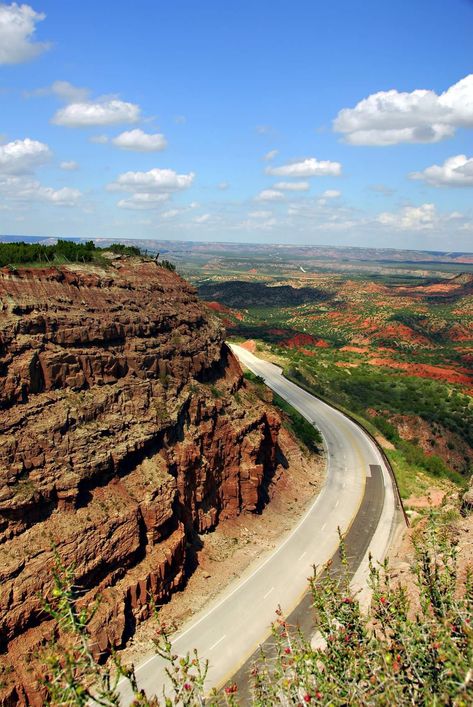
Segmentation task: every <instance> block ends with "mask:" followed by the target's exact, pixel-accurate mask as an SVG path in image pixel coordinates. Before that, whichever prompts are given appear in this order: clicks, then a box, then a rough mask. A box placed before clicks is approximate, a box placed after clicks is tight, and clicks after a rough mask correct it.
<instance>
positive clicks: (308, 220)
mask: <svg viewBox="0 0 473 707" xmlns="http://www.w3.org/2000/svg"><path fill="white" fill-rule="evenodd" d="M472 35H473V2H468V1H467V0H449V2H445V0H411V1H410V2H407V0H397V2H395V3H393V2H390V3H388V2H379V0H378V1H377V2H373V1H372V0H365V2H363V3H361V2H358V3H354V2H353V1H349V0H331V2H320V1H319V0H291V1H290V0H284V1H282V0H271V1H268V0H251V1H250V0H238V1H237V0H221V1H220V2H215V1H213V0H201V2H198V3H197V2H195V0H172V1H171V0H166V1H164V0H154V1H149V0H138V1H137V2H134V3H131V2H124V1H123V0H118V1H114V2H109V1H108V0H102V2H99V3H97V2H89V0H81V2H76V1H72V0H67V1H63V2H58V1H57V0H54V1H53V0H50V1H48V0H44V1H40V0H38V2H36V0H35V2H32V3H31V4H24V5H16V4H9V3H6V4H1V3H0V102H1V111H0V233H8V234H25V235H36V234H40V235H52V236H60V235H66V236H68V235H69V236H72V235H79V236H87V237H89V236H96V237H100V236H107V237H109V236H112V237H117V238H118V237H143V238H147V237H148V238H173V239H189V240H215V241H223V240H229V241H243V242H252V241H254V242H280V243H307V244H317V243H320V244H324V243H332V244H340V245H343V244H350V245H366V246H372V245H376V246H380V247H381V246H383V247H416V248H425V249H436V250H472V251H473V201H472V195H473V42H472V41H471V36H472Z"/></svg>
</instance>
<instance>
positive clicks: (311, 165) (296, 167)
mask: <svg viewBox="0 0 473 707" xmlns="http://www.w3.org/2000/svg"><path fill="white" fill-rule="evenodd" d="M341 172H342V165H341V164H340V162H330V161H329V160H317V159H316V158H315V157H307V158H306V159H305V160H301V161H300V162H290V163H289V164H284V165H281V166H279V167H266V174H271V175H273V176H275V177H325V176H331V177H337V176H338V175H339V174H341Z"/></svg>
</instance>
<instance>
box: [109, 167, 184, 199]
mask: <svg viewBox="0 0 473 707" xmlns="http://www.w3.org/2000/svg"><path fill="white" fill-rule="evenodd" d="M194 178H195V174H194V172H189V174H177V172H175V171H174V170H172V169H159V168H158V167H155V168H154V169H150V170H149V172H124V173H123V174H120V175H119V176H118V179H117V180H116V181H115V182H112V184H109V186H108V189H109V190H110V191H130V192H145V193H150V194H151V193H156V192H170V191H178V190H180V189H187V188H188V187H190V186H191V185H192V183H193V181H194Z"/></svg>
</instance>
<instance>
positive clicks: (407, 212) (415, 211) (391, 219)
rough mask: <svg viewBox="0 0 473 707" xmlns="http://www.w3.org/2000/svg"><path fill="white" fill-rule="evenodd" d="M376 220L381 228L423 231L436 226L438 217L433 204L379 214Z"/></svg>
mask: <svg viewBox="0 0 473 707" xmlns="http://www.w3.org/2000/svg"><path fill="white" fill-rule="evenodd" d="M376 220H377V222H378V223H380V224H382V225H383V226H391V227H393V228H396V229H400V230H402V231H423V230H430V229H432V228H434V226H436V225H438V222H439V215H438V213H437V209H436V208H435V204H421V205H420V206H404V207H403V208H402V209H401V210H400V211H398V212H387V211H385V212H383V213H381V214H379V215H378V217H377V219H376Z"/></svg>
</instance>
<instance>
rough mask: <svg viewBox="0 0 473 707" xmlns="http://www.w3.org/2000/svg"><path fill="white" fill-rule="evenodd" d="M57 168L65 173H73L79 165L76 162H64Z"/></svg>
mask: <svg viewBox="0 0 473 707" xmlns="http://www.w3.org/2000/svg"><path fill="white" fill-rule="evenodd" d="M59 167H60V168H61V169H64V170H65V171H66V172H75V171H76V170H77V169H79V165H78V164H77V162H74V160H66V161H65V162H61V164H60V165H59Z"/></svg>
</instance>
